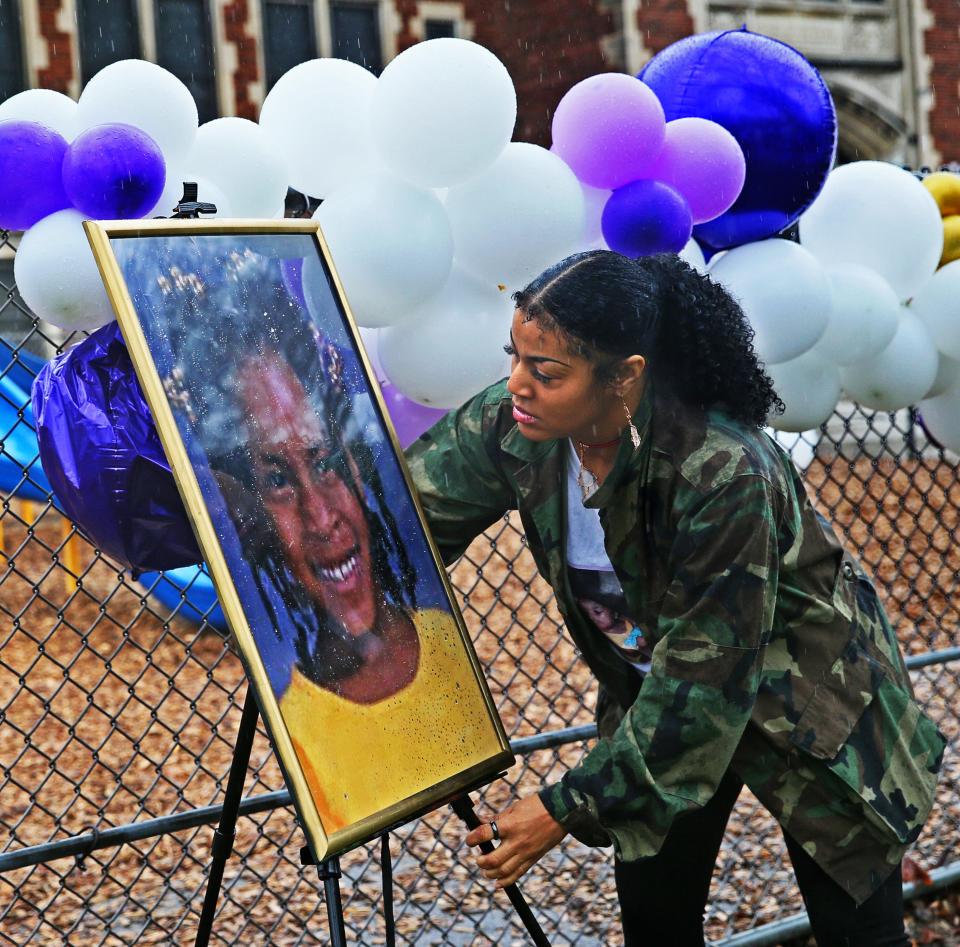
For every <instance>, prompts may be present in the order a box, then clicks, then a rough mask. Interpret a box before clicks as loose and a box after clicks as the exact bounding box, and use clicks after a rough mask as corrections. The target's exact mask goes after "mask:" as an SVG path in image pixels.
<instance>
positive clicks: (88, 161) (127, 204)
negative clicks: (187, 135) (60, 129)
mask: <svg viewBox="0 0 960 947" xmlns="http://www.w3.org/2000/svg"><path fill="white" fill-rule="evenodd" d="M165 182H166V170H165V167H164V161H163V154H162V153H161V151H160V148H159V146H158V145H157V143H156V142H155V141H154V140H153V139H152V138H151V137H150V136H149V135H148V134H147V133H146V132H143V131H140V129H139V128H134V127H133V126H132V125H97V126H95V127H94V128H90V129H88V130H87V131H85V132H81V133H80V134H79V135H78V136H77V138H76V139H75V140H74V141H73V143H72V144H71V145H70V147H69V148H68V149H67V155H66V157H65V158H64V160H63V187H64V189H65V190H66V192H67V196H68V197H69V198H70V202H71V203H72V204H73V206H74V207H76V208H77V210H79V211H80V212H81V213H83V214H86V215H87V216H88V217H93V218H94V219H98V220H110V219H112V218H118V219H121V220H126V219H128V218H135V217H143V216H144V214H146V213H148V212H149V211H150V210H152V209H153V207H154V206H155V205H156V203H157V201H158V200H159V198H160V195H161V194H162V193H163V186H164V183H165Z"/></svg>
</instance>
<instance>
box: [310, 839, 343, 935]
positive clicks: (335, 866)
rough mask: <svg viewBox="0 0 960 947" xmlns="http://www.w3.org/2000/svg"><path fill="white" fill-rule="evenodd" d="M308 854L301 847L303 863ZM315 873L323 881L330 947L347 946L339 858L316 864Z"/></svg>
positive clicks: (341, 873)
mask: <svg viewBox="0 0 960 947" xmlns="http://www.w3.org/2000/svg"><path fill="white" fill-rule="evenodd" d="M309 854H310V850H309V848H308V849H306V853H304V850H303V849H301V851H300V860H301V862H303V864H310V861H309V860H306V859H307V858H308V856H309ZM317 875H318V877H319V878H320V880H321V881H322V882H323V894H324V897H325V898H326V901H327V920H328V921H329V922H330V947H347V932H346V929H345V928H344V926H343V901H341V899H340V878H341V877H342V875H343V872H342V871H341V870H340V859H339V858H328V859H327V860H326V861H325V862H321V863H320V864H319V865H317Z"/></svg>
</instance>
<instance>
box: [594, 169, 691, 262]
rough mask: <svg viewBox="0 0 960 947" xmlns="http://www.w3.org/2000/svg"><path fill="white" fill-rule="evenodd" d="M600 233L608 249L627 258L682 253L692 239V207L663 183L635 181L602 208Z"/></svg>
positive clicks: (613, 196) (620, 188) (611, 197)
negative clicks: (601, 232)
mask: <svg viewBox="0 0 960 947" xmlns="http://www.w3.org/2000/svg"><path fill="white" fill-rule="evenodd" d="M600 229H601V230H602V231H603V239H604V240H606V242H607V246H608V247H610V249H611V250H616V251H617V253H622V254H623V255H624V256H629V257H634V258H636V257H641V256H651V255H652V254H654V253H679V252H680V251H681V250H682V249H683V248H684V247H685V246H686V244H687V241H688V240H689V239H690V233H691V232H692V230H693V218H692V216H691V214H690V207H689V205H688V204H687V202H686V200H685V199H684V197H683V195H681V194H679V193H678V192H677V191H675V190H674V189H673V188H672V187H670V186H668V185H666V184H663V183H662V182H661V181H651V180H646V179H645V180H642V181H633V182H632V183H631V184H626V185H624V186H623V187H618V188H617V189H616V190H615V191H614V192H613V193H612V194H611V195H610V197H609V198H607V203H606V204H605V205H604V208H603V215H602V216H601V218H600Z"/></svg>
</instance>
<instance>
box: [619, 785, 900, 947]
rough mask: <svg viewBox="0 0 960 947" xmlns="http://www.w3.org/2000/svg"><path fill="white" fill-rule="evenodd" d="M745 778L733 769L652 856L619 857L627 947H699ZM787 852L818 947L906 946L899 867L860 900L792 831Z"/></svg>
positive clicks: (787, 837)
mask: <svg viewBox="0 0 960 947" xmlns="http://www.w3.org/2000/svg"><path fill="white" fill-rule="evenodd" d="M741 788H742V784H741V782H740V781H739V780H738V779H737V778H736V777H734V776H733V775H732V774H730V773H728V774H727V775H726V776H725V777H724V779H723V781H722V782H721V784H720V788H719V789H718V790H717V794H716V795H715V796H714V797H713V799H711V800H710V802H708V803H707V805H706V806H704V807H703V809H701V810H699V811H698V812H693V813H690V814H689V815H685V816H683V817H682V818H680V819H678V820H677V821H676V822H675V823H674V824H673V826H672V827H671V829H670V833H669V834H668V835H667V838H666V841H665V842H664V845H663V848H662V849H661V850H660V851H659V852H658V853H657V855H655V856H654V857H653V858H646V859H643V860H641V861H638V862H619V861H618V862H617V863H616V878H617V894H618V895H619V897H620V910H621V914H622V917H623V933H624V943H625V945H626V947H653V945H656V947H701V945H702V944H703V943H704V938H703V912H704V909H705V908H706V904H707V896H708V893H709V890H710V878H711V875H712V874H713V869H714V867H715V865H716V861H717V854H718V853H719V851H720V843H721V841H722V840H723V833H724V831H725V830H726V827H727V820H728V819H729V818H730V810H731V809H732V808H733V804H734V803H735V802H736V801H737V796H739V795H740V789H741ZM785 840H786V843H787V850H788V851H789V852H790V860H791V861H792V862H793V870H794V873H795V874H796V877H797V884H798V885H799V887H800V893H801V895H803V901H804V904H805V905H806V908H807V914H808V915H809V917H810V924H811V926H812V927H813V933H814V936H815V937H816V939H817V944H818V947H909V944H910V941H909V940H908V939H907V935H906V933H905V931H904V927H903V890H902V888H903V885H902V881H901V875H900V869H899V868H897V869H896V870H895V871H894V872H893V873H892V874H891V875H890V877H889V878H888V879H887V880H886V881H885V882H884V883H883V884H882V885H881V886H880V888H879V889H878V890H877V891H875V892H874V893H873V895H871V897H870V898H869V899H868V900H867V901H865V902H864V903H863V904H861V905H860V906H859V907H857V905H856V902H855V901H854V900H853V898H851V897H850V895H848V894H847V893H846V892H845V891H844V890H843V889H842V888H841V887H840V886H839V885H838V884H837V883H836V882H835V881H833V879H832V878H830V877H829V876H828V875H827V874H825V873H824V871H823V870H822V869H821V868H820V867H819V865H817V863H816V862H814V861H813V859H812V858H810V856H809V855H807V853H806V852H805V851H804V850H803V849H802V848H801V847H800V846H799V845H798V844H797V843H796V842H794V841H793V840H792V839H791V838H790V836H789V835H785Z"/></svg>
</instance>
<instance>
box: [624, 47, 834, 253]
mask: <svg viewBox="0 0 960 947" xmlns="http://www.w3.org/2000/svg"><path fill="white" fill-rule="evenodd" d="M639 78H641V79H642V80H643V81H644V82H645V83H647V85H649V86H650V88H651V89H653V91H654V92H656V93H657V95H658V96H659V98H660V102H661V103H662V105H663V110H664V113H665V114H666V117H667V121H668V122H669V121H673V120H675V119H678V118H691V117H696V118H706V119H709V120H710V121H712V122H716V123H717V124H718V125H722V126H723V127H724V128H726V129H727V131H729V132H730V133H731V134H732V135H733V136H734V138H736V139H737V142H738V143H739V144H740V147H741V148H742V149H743V154H744V158H745V159H746V183H745V184H744V188H743V191H742V192H741V193H740V197H739V198H737V201H736V202H735V203H734V205H733V207H731V208H730V210H728V211H727V212H726V213H725V214H722V215H721V216H720V217H717V218H716V220H711V221H710V222H709V223H704V224H699V225H698V226H697V228H696V230H695V232H694V235H695V236H696V238H697V240H698V241H699V242H700V243H702V244H703V243H705V244H708V245H709V246H711V247H712V248H714V249H717V250H719V249H724V248H727V247H734V246H739V245H740V244H743V243H750V242H752V241H756V240H762V239H763V238H765V237H769V236H772V235H773V234H776V233H779V232H780V231H781V230H783V229H784V228H785V227H787V226H789V225H790V224H791V223H793V221H795V220H796V219H797V218H798V217H799V216H800V214H801V213H802V212H803V211H804V209H805V208H807V207H808V206H809V205H810V204H811V203H812V201H813V199H814V198H815V197H816V196H817V194H818V193H819V192H820V188H822V187H823V182H824V181H825V180H826V177H827V174H828V173H829V171H830V168H831V166H832V165H833V159H834V154H835V152H836V144H837V115H836V111H835V110H834V107H833V101H832V99H831V98H830V92H829V91H828V89H827V87H826V84H825V83H824V81H823V79H822V78H821V76H820V73H818V72H817V70H816V69H814V67H813V66H811V65H810V63H809V62H807V60H806V59H804V57H803V56H801V55H800V53H798V52H797V51H796V50H795V49H793V48H792V47H790V46H787V45H786V44H785V43H781V42H779V41H778V40H775V39H770V38H769V37H767V36H761V35H760V34H758V33H751V32H749V31H748V30H746V29H740V30H727V31H724V32H716V33H701V34H699V35H697V36H690V37H688V38H687V39H683V40H680V42H678V43H674V44H673V45H672V46H668V47H667V48H666V49H665V50H663V52H661V53H659V54H658V55H657V56H654V58H653V59H651V60H650V62H649V63H647V65H646V66H645V67H644V69H643V71H642V72H641V73H640V76H639Z"/></svg>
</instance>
